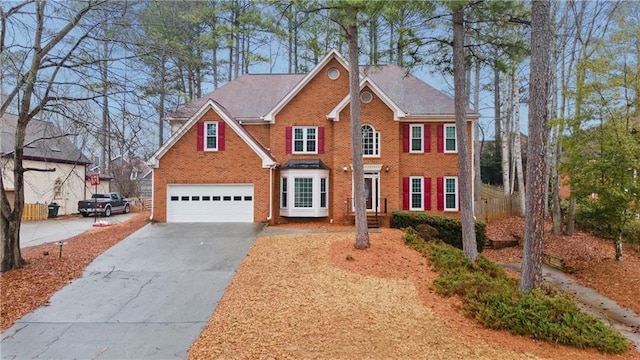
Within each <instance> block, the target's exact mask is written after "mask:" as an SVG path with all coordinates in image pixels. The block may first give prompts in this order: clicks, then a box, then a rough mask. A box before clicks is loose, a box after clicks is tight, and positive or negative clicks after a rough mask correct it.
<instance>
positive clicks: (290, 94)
mask: <svg viewBox="0 0 640 360" xmlns="http://www.w3.org/2000/svg"><path fill="white" fill-rule="evenodd" d="M332 59H336V60H337V61H338V62H339V63H340V65H342V66H343V67H344V68H345V70H347V72H349V64H348V63H347V60H345V59H344V58H343V57H342V55H340V53H338V51H336V50H335V49H333V50H331V51H329V53H328V54H327V55H326V56H325V57H324V58H323V59H322V60H320V62H319V63H318V64H317V65H316V66H315V67H314V68H313V70H311V72H309V73H308V74H306V75H305V76H304V78H303V79H302V80H301V81H300V82H298V83H297V84H296V86H295V87H294V88H293V89H291V91H289V92H288V93H287V95H286V96H285V97H284V98H283V99H282V100H280V102H278V104H277V105H276V106H275V107H274V108H273V109H271V111H269V112H268V113H267V114H266V115H265V116H263V117H262V118H263V119H264V121H268V122H270V123H273V122H275V117H276V114H277V113H278V112H280V110H282V108H283V107H284V106H285V105H286V104H287V103H288V102H289V101H291V99H293V98H294V97H295V96H296V95H297V94H298V93H299V92H300V90H302V88H304V87H305V86H306V85H307V84H308V83H309V82H310V81H311V79H313V78H314V77H315V76H316V75H317V74H318V73H319V72H320V70H322V69H323V68H324V67H325V65H327V64H328V63H329V61H331V60H332Z"/></svg>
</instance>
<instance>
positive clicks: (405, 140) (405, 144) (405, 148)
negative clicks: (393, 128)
mask: <svg viewBox="0 0 640 360" xmlns="http://www.w3.org/2000/svg"><path fill="white" fill-rule="evenodd" d="M402 152H406V153H408V152H409V124H403V125H402Z"/></svg>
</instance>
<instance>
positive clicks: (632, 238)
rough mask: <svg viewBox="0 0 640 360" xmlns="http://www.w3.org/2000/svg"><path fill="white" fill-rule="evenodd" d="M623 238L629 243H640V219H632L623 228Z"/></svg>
mask: <svg viewBox="0 0 640 360" xmlns="http://www.w3.org/2000/svg"><path fill="white" fill-rule="evenodd" d="M622 238H623V239H624V240H625V241H626V242H628V243H629V244H637V245H640V220H638V219H636V220H633V221H630V222H629V223H628V224H627V226H625V227H624V229H622Z"/></svg>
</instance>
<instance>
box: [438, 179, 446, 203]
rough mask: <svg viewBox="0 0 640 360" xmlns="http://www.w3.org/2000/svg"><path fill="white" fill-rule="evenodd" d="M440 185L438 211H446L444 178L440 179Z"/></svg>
mask: <svg viewBox="0 0 640 360" xmlns="http://www.w3.org/2000/svg"><path fill="white" fill-rule="evenodd" d="M437 183H438V210H444V178H441V177H439V178H438V179H437Z"/></svg>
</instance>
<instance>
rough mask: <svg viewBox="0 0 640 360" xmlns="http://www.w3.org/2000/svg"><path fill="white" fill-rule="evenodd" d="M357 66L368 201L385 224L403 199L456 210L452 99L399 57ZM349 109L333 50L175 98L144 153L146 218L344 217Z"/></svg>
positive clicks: (435, 209) (347, 216)
mask: <svg viewBox="0 0 640 360" xmlns="http://www.w3.org/2000/svg"><path fill="white" fill-rule="evenodd" d="M360 72H361V74H360V89H361V92H360V100H361V104H362V129H361V130H362V141H363V149H362V150H363V155H364V170H365V179H364V180H365V184H366V188H367V210H368V212H369V213H370V214H376V213H377V214H379V215H380V218H381V219H382V222H383V225H388V223H389V218H390V215H391V212H392V211H393V210H401V209H406V210H411V211H427V212H430V213H433V214H439V215H449V216H459V211H460V209H459V199H458V167H457V163H458V161H457V160H458V153H457V150H458V144H457V139H456V131H455V116H454V101H453V99H452V98H451V97H449V96H447V95H445V94H443V93H442V92H440V91H438V90H436V89H434V88H433V87H431V86H429V85H427V84H426V83H424V82H422V81H420V80H418V79H417V78H415V77H413V76H411V75H407V74H406V73H405V72H404V70H403V69H401V68H400V67H397V66H368V67H361V68H360ZM349 113H350V112H349V73H348V64H347V61H346V60H345V59H344V58H343V57H342V56H341V55H340V54H338V53H337V52H335V51H332V52H330V53H329V54H328V55H327V56H326V57H325V58H324V59H323V60H322V61H321V62H320V63H319V64H318V65H317V66H316V67H315V68H314V69H313V70H312V71H311V72H310V73H308V74H264V75H244V76H242V77H239V78H238V79H236V80H234V81H232V82H230V83H228V84H227V85H225V86H223V87H221V88H219V89H217V90H215V91H214V92H212V93H210V94H208V95H206V96H205V97H203V98H201V99H198V100H196V101H195V102H193V103H191V104H189V105H187V106H185V107H183V108H181V109H179V110H178V111H177V112H175V113H174V114H172V115H171V116H170V117H169V118H168V119H167V120H168V121H169V122H170V124H171V129H172V136H171V138H170V139H169V140H168V141H167V143H166V144H164V145H163V146H162V147H161V148H160V149H159V150H158V151H157V152H156V153H155V154H154V156H153V157H152V158H151V159H150V161H149V164H150V165H152V166H153V167H154V174H153V213H152V217H153V219H154V220H156V221H160V222H222V221H235V222H269V223H282V222H291V221H324V222H336V223H352V222H353V218H354V217H353V202H352V199H353V190H352V189H353V186H352V182H353V172H352V161H351V159H352V156H351V140H350V139H351V137H350V118H349ZM477 118H478V115H477V114H476V113H472V112H471V111H469V114H468V122H467V132H468V135H469V138H472V137H471V135H472V134H471V131H472V130H471V129H472V126H471V122H472V121H474V120H477ZM470 151H472V149H471V147H470Z"/></svg>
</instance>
